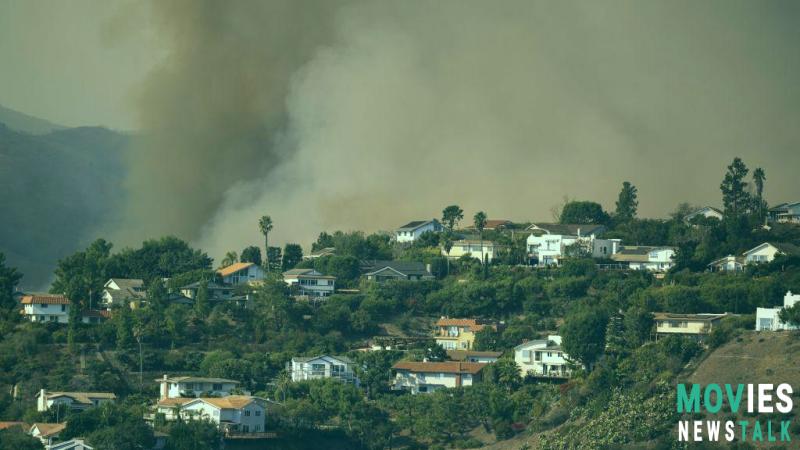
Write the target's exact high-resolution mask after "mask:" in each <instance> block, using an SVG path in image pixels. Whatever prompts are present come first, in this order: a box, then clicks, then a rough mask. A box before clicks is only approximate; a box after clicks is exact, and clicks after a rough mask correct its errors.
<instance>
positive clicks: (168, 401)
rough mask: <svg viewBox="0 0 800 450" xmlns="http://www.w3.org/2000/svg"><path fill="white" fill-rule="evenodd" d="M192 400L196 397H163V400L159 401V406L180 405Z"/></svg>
mask: <svg viewBox="0 0 800 450" xmlns="http://www.w3.org/2000/svg"><path fill="white" fill-rule="evenodd" d="M192 400H195V399H194V398H186V397H175V398H162V399H161V400H159V401H158V403H157V405H158V406H180V405H183V404H184V403H188V402H190V401H192Z"/></svg>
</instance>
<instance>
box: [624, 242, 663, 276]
mask: <svg viewBox="0 0 800 450" xmlns="http://www.w3.org/2000/svg"><path fill="white" fill-rule="evenodd" d="M674 258H675V248H674V247H651V246H645V245H637V246H628V245H626V246H624V247H622V248H620V250H619V252H617V253H616V254H614V255H612V256H611V259H612V260H614V261H616V262H617V263H620V264H623V265H627V266H628V268H630V269H631V270H649V271H651V272H666V271H668V270H669V269H671V268H672V267H673V266H674V265H675V261H674Z"/></svg>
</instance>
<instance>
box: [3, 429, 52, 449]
mask: <svg viewBox="0 0 800 450" xmlns="http://www.w3.org/2000/svg"><path fill="white" fill-rule="evenodd" d="M21 428H22V427H20V429H15V428H14V427H10V428H6V429H3V430H0V448H9V449H11V448H13V449H14V450H41V449H43V448H44V447H42V443H41V441H39V440H38V439H36V438H35V437H32V436H29V435H28V434H27V431H28V430H27V429H25V430H24V431H23V430H22V429H21Z"/></svg>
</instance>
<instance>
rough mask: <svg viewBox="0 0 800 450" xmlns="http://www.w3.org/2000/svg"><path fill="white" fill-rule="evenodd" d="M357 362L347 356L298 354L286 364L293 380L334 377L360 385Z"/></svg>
mask: <svg viewBox="0 0 800 450" xmlns="http://www.w3.org/2000/svg"><path fill="white" fill-rule="evenodd" d="M354 369H355V362H354V361H353V360H352V359H350V358H348V357H346V356H330V355H321V356H310V357H303V356H296V357H294V358H292V360H291V361H289V363H288V364H287V365H286V370H287V371H288V372H289V374H290V376H291V377H292V381H303V380H316V379H320V378H333V379H337V380H340V381H344V382H346V383H354V384H356V385H358V378H357V377H356V375H355V370H354Z"/></svg>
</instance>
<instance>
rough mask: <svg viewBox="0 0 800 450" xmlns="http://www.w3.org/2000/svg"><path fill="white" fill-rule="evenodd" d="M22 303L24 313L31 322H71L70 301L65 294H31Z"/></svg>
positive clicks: (23, 298) (25, 296) (23, 297)
mask: <svg viewBox="0 0 800 450" xmlns="http://www.w3.org/2000/svg"><path fill="white" fill-rule="evenodd" d="M20 303H21V304H22V314H23V315H24V316H25V318H26V319H27V320H30V321H31V322H53V323H67V322H69V307H70V301H69V299H67V297H65V296H63V295H56V294H29V295H24V296H22V299H21V300H20Z"/></svg>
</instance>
